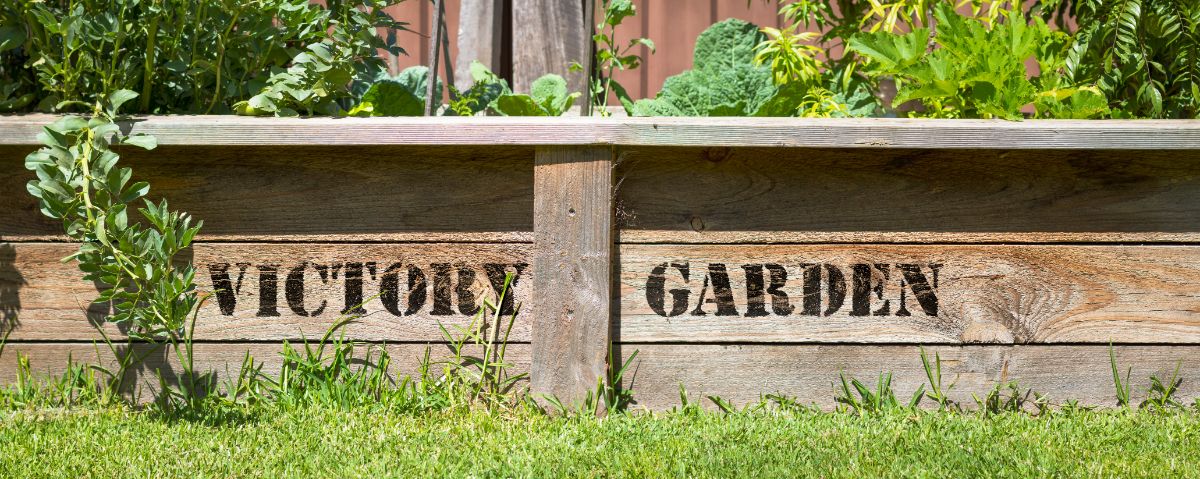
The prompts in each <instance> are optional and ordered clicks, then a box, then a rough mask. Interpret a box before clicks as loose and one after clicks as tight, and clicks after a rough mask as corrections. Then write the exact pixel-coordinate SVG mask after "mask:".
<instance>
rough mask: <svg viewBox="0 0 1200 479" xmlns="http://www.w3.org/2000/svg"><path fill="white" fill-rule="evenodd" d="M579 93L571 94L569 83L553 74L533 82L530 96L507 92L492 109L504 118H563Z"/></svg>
mask: <svg viewBox="0 0 1200 479" xmlns="http://www.w3.org/2000/svg"><path fill="white" fill-rule="evenodd" d="M579 96H580V93H579V92H573V93H572V92H569V91H568V89H567V81H566V80H564V79H563V77H561V76H558V75H555V74H553V73H551V74H548V75H543V76H542V77H541V78H538V79H537V80H534V81H533V85H532V86H531V89H530V92H529V94H528V95H526V94H523V93H512V92H506V93H503V94H501V95H500V96H499V97H498V98H496V101H495V102H494V103H492V108H493V109H494V110H496V112H497V113H499V114H501V115H504V116H562V114H563V113H566V112H567V110H569V109H570V108H571V105H573V104H574V103H575V99H576V98H579Z"/></svg>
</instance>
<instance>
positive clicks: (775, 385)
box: [621, 344, 1200, 410]
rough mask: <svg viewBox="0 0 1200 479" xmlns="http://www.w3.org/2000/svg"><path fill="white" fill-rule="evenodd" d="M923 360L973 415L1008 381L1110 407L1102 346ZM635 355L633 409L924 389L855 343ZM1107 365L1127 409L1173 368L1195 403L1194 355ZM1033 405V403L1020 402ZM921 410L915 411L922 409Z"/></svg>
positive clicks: (955, 350) (650, 347) (973, 351)
mask: <svg viewBox="0 0 1200 479" xmlns="http://www.w3.org/2000/svg"><path fill="white" fill-rule="evenodd" d="M925 349H926V353H927V354H928V355H929V358H930V360H931V361H932V360H933V356H934V354H939V355H941V359H942V375H943V378H944V379H943V381H944V383H946V384H949V383H951V382H954V383H955V385H954V388H953V389H951V390H950V396H951V398H952V399H954V400H955V401H958V402H960V403H961V404H962V405H964V406H966V407H969V408H972V409H974V408H975V402H974V401H973V400H972V398H971V394H977V395H979V396H983V395H984V394H986V393H987V392H988V391H990V390H991V389H992V388H993V387H995V386H996V385H997V384H1000V383H1003V382H1006V381H1017V382H1018V384H1019V385H1020V386H1021V389H1022V391H1024V390H1025V389H1027V388H1032V389H1033V391H1035V392H1038V393H1041V394H1045V395H1047V396H1048V398H1049V400H1050V401H1051V403H1052V404H1055V405H1058V404H1062V403H1063V402H1065V401H1067V400H1070V399H1075V400H1078V401H1080V402H1081V403H1083V404H1089V405H1099V406H1106V407H1112V406H1115V405H1116V399H1115V396H1114V390H1113V383H1112V370H1111V367H1110V364H1109V356H1108V347H1107V346H934V347H926V348H925ZM635 350H636V351H637V352H638V356H637V358H636V359H635V361H634V365H635V366H634V367H636V373H635V374H634V375H633V378H632V382H631V383H626V387H630V386H632V389H633V390H634V392H635V394H634V397H635V398H636V400H637V406H640V407H646V408H650V409H658V410H661V409H667V408H671V407H675V406H678V405H679V386H680V384H682V385H683V386H684V387H685V388H687V392H688V396H689V397H690V398H691V400H693V401H696V402H697V403H704V405H705V406H706V407H712V403H711V402H710V401H708V400H707V399H705V396H708V395H715V396H720V397H722V398H724V399H726V400H729V401H732V402H733V403H735V404H747V403H752V402H756V401H758V400H759V398H760V397H761V395H765V394H784V395H787V396H791V397H794V398H795V399H797V400H799V401H800V402H801V403H805V404H816V405H817V406H820V407H822V408H824V409H832V408H833V406H834V399H833V398H834V397H835V391H834V382H835V381H838V374H839V373H842V372H844V373H845V374H846V375H847V376H848V377H857V378H858V379H860V380H862V381H863V382H864V383H866V384H868V385H870V386H871V387H872V388H873V387H874V385H875V383H876V381H877V380H878V376H879V374H880V373H881V372H885V373H886V372H892V373H893V374H894V377H893V381H892V385H893V387H894V388H895V390H896V395H897V396H898V397H899V398H901V400H905V401H906V400H907V399H908V398H910V397H911V396H912V393H913V391H915V390H916V388H917V386H918V385H920V384H922V383H925V382H926V381H927V380H926V377H925V371H924V370H923V369H922V367H921V359H920V351H919V350H918V348H917V347H916V346H862V345H802V346H770V345H727V346H722V345H667V344H623V345H621V352H622V354H624V355H625V356H626V357H628V355H630V354H632V353H633V351H635ZM1115 354H1116V357H1117V364H1118V365H1119V367H1120V368H1121V369H1122V370H1124V369H1125V368H1127V367H1131V368H1133V371H1132V373H1131V375H1130V378H1131V379H1130V381H1131V384H1132V390H1133V400H1134V402H1135V404H1136V403H1137V402H1140V401H1142V400H1143V399H1145V397H1146V388H1147V387H1148V386H1149V385H1150V381H1149V377H1150V375H1151V374H1153V375H1157V376H1158V377H1159V378H1161V379H1162V380H1163V381H1166V380H1167V379H1168V378H1170V377H1171V373H1172V372H1173V371H1174V370H1175V367H1176V365H1179V366H1180V375H1181V377H1182V378H1183V384H1182V386H1181V387H1180V390H1179V394H1178V396H1177V398H1178V399H1180V400H1183V401H1184V402H1185V404H1190V403H1191V401H1192V400H1193V399H1195V398H1197V397H1200V347H1196V346H1118V347H1116V348H1115ZM1030 399H1031V400H1032V399H1033V395H1030ZM930 404H931V403H930V402H928V400H927V402H926V403H925V405H926V406H929V405H930Z"/></svg>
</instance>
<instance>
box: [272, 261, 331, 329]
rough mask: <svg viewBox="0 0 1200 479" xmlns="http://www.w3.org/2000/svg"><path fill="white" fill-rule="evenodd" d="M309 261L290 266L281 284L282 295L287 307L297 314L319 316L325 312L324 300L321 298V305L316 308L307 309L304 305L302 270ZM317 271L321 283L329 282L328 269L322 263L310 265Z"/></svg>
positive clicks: (305, 268) (306, 267)
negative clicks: (285, 278)
mask: <svg viewBox="0 0 1200 479" xmlns="http://www.w3.org/2000/svg"><path fill="white" fill-rule="evenodd" d="M308 266H309V262H308V261H305V262H303V263H300V266H296V267H295V268H292V269H291V271H288V275H287V280H286V281H285V282H284V284H283V297H284V298H285V299H287V303H288V308H290V309H291V310H292V312H293V313H296V314H297V315H300V316H304V317H309V316H320V315H321V313H323V312H325V300H324V299H322V300H321V305H320V306H317V309H314V310H312V311H308V310H307V309H305V307H304V272H305V271H306V270H307V269H308ZM312 266H313V268H314V269H316V270H317V273H318V274H320V275H321V283H322V284H329V269H328V268H327V267H325V266H323V265H318V264H314V265H312Z"/></svg>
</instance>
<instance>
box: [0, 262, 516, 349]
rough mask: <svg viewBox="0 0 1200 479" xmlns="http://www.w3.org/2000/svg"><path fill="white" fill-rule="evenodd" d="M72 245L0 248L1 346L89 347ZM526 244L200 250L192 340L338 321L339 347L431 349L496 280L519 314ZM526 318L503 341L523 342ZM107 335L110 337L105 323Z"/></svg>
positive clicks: (86, 302) (312, 329) (253, 336)
mask: <svg viewBox="0 0 1200 479" xmlns="http://www.w3.org/2000/svg"><path fill="white" fill-rule="evenodd" d="M76 249H77V248H76V247H75V246H74V245H72V244H47V243H16V244H5V243H0V336H2V335H3V331H7V330H8V329H9V328H11V327H13V326H16V329H15V330H14V331H13V332H12V336H11V338H10V339H12V340H80V339H83V340H91V339H97V338H99V337H100V335H99V333H98V332H97V331H96V330H95V328H94V327H93V325H92V324H93V322H97V321H99V320H100V319H102V318H103V316H104V315H106V314H107V313H108V307H107V305H92V304H90V302H91V301H92V300H93V299H94V298H95V297H96V295H97V293H98V288H97V286H96V285H94V284H92V283H89V282H84V281H82V280H80V276H81V275H82V273H80V272H79V271H78V269H77V267H76V266H75V264H73V263H67V264H63V263H61V262H60V261H59V260H60V259H61V258H63V257H65V256H67V255H69V254H71V253H72V252H74V251H75V250H76ZM528 255H529V245H527V244H461V243H455V244H446V243H422V244H352V245H348V244H273V243H272V244H268V243H201V244H197V245H195V246H194V249H193V251H192V252H191V256H190V258H189V259H190V260H191V261H192V262H193V264H195V266H196V268H197V274H196V284H197V286H198V288H199V289H200V290H201V292H202V294H208V293H212V296H211V297H209V298H208V300H207V301H205V302H204V304H203V305H202V306H201V308H200V315H199V316H198V319H197V321H196V332H195V337H196V339H198V340H226V341H236V340H255V341H263V340H281V339H300V338H302V337H308V338H314V337H320V336H321V335H322V334H324V333H325V331H326V330H327V329H328V328H329V327H330V326H331V325H333V324H334V323H335V322H336V321H337V320H338V319H339V318H342V317H346V316H360V318H359V319H358V320H357V321H355V322H354V323H353V324H351V325H350V326H348V327H347V328H346V329H345V332H346V334H347V337H348V338H351V339H356V340H371V341H434V340H440V339H441V337H442V334H441V332H440V330H439V328H438V323H439V322H440V323H443V324H445V325H447V327H450V326H451V325H460V326H464V327H465V326H466V325H467V324H469V323H470V322H471V317H472V316H473V314H474V311H476V310H477V309H478V308H479V307H480V306H481V305H482V304H483V301H484V300H485V299H487V300H489V301H491V302H492V303H493V304H498V302H497V299H498V298H497V296H498V291H499V290H500V289H501V287H502V286H503V284H504V275H505V273H506V272H512V273H514V274H517V276H516V283H515V286H514V287H513V289H512V296H510V297H509V298H508V301H506V302H505V303H504V304H503V305H502V307H504V308H505V309H506V311H509V310H512V309H513V307H514V303H513V301H516V303H518V304H519V303H525V304H529V301H530V298H531V295H530V291H531V290H532V286H533V281H534V279H533V278H534V275H533V273H532V270H531V268H529V267H528V262H529V259H528ZM527 318H528V316H527V315H521V316H520V317H518V319H517V323H516V325H515V326H514V327H513V331H512V340H513V341H529V338H530V327H529V320H528V319H527ZM105 329H106V331H107V332H108V334H109V335H110V336H113V337H121V336H122V334H121V331H120V329H118V328H117V327H116V326H115V325H112V324H108V325H105Z"/></svg>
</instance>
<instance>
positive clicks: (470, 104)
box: [443, 61, 512, 116]
mask: <svg viewBox="0 0 1200 479" xmlns="http://www.w3.org/2000/svg"><path fill="white" fill-rule="evenodd" d="M471 81H472V83H471V88H468V89H467V91H465V92H458V91H455V90H453V88H454V86H453V85H452V86H451V87H450V88H451V89H452V91H455V93H456V95H454V98H452V99H451V100H450V103H449V104H448V105H446V109H445V110H444V112H443V114H444V115H451V116H471V115H475V114H477V113H479V112H482V111H486V110H487V109H488V108H489V107H490V106H491V105H492V104H493V103H495V102H496V99H498V98H500V96H502V95H505V94H508V93H511V92H512V90H510V89H509V88H508V82H507V81H505V80H504V79H503V78H500V76H498V75H496V74H495V73H492V71H491V70H488V68H487V67H486V66H484V65H483V64H482V63H479V62H478V61H472V62H471Z"/></svg>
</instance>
